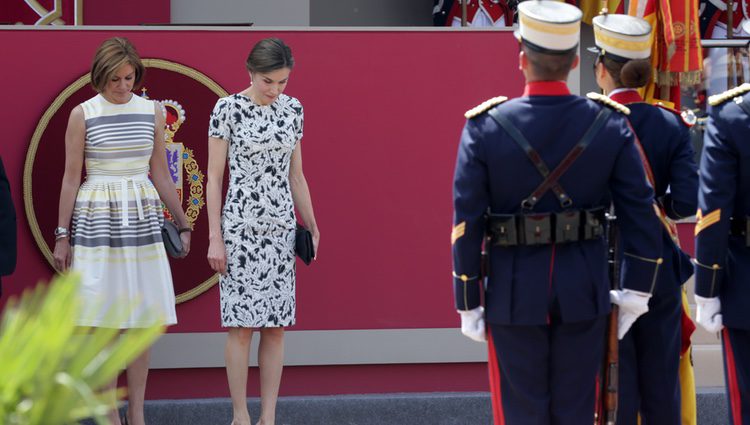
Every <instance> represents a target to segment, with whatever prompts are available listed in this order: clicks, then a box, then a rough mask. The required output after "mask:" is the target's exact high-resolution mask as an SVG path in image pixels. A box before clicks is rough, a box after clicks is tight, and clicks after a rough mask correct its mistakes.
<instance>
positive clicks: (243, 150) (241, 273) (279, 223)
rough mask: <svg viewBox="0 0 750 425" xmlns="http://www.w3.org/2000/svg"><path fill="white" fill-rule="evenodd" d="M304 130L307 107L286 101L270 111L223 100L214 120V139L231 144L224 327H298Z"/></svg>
mask: <svg viewBox="0 0 750 425" xmlns="http://www.w3.org/2000/svg"><path fill="white" fill-rule="evenodd" d="M302 124H303V112H302V105H301V104H300V103H299V101H298V100H297V99H295V98H293V97H290V96H287V95H284V94H281V95H280V96H279V97H277V98H276V100H274V102H272V103H271V104H269V105H259V104H256V103H254V102H253V101H252V100H251V99H250V98H249V97H247V96H244V95H240V94H235V95H231V96H228V97H224V98H221V99H219V101H218V102H217V103H216V106H215V107H214V110H213V113H212V114H211V120H210V123H209V130H208V135H209V137H214V138H218V139H223V140H224V141H226V142H227V143H228V163H229V184H228V187H227V195H226V199H225V201H224V208H223V211H222V222H221V225H222V235H223V239H224V244H225V246H226V255H227V273H226V276H221V278H220V280H219V288H220V294H221V295H220V297H221V323H222V326H224V327H244V328H260V327H280V326H291V325H293V324H294V322H295V309H296V299H295V252H294V235H295V226H296V217H295V214H294V202H293V201H292V194H291V189H290V186H289V166H290V162H291V157H292V152H293V151H294V149H295V147H296V146H297V143H298V142H299V141H300V139H301V138H302Z"/></svg>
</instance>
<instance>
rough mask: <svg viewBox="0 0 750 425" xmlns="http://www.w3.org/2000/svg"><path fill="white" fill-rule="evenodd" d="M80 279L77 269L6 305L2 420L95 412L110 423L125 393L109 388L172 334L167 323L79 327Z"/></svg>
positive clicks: (37, 422)
mask: <svg viewBox="0 0 750 425" xmlns="http://www.w3.org/2000/svg"><path fill="white" fill-rule="evenodd" d="M79 281H80V279H79V278H78V276H76V275H71V274H69V275H64V276H60V277H57V278H56V279H55V280H53V282H52V283H51V284H50V285H49V286H46V285H37V287H36V288H35V289H33V290H30V291H27V292H25V293H24V295H23V296H22V297H21V299H20V301H19V300H13V299H11V300H10V301H8V304H7V305H6V306H5V310H4V312H3V316H2V319H0V425H5V424H7V425H41V424H44V425H58V424H71V423H77V422H78V421H79V420H80V419H83V418H87V417H93V418H95V419H96V421H97V423H98V424H108V423H109V421H108V420H107V418H106V414H107V412H108V411H109V410H110V409H112V408H113V407H116V403H117V402H116V399H117V398H118V397H117V396H120V395H121V394H122V392H121V391H120V392H118V393H116V392H115V390H104V389H103V388H104V387H105V386H107V385H108V384H109V383H111V382H112V381H113V380H114V379H115V378H116V377H117V375H118V374H119V372H120V371H121V370H122V369H124V368H125V366H126V365H127V364H128V363H130V362H131V361H132V360H134V359H135V358H136V357H138V356H139V355H140V354H141V353H142V352H143V351H144V350H145V349H146V348H148V347H149V346H150V345H151V344H152V343H153V342H154V341H155V340H156V338H158V337H159V335H161V333H163V332H164V326H161V325H154V326H152V327H148V328H138V329H130V330H128V331H125V332H121V331H120V330H119V329H109V328H90V329H86V330H82V328H79V327H77V326H76V325H75V321H76V319H77V317H78V315H79V314H80V310H79V306H80V302H81V301H80V300H79V295H78V294H79V292H78V287H79ZM131 307H132V306H131ZM123 310H124V309H123ZM123 313H127V312H123V311H120V312H114V311H113V312H108V313H107V314H108V315H109V317H113V316H117V315H120V316H122V315H123Z"/></svg>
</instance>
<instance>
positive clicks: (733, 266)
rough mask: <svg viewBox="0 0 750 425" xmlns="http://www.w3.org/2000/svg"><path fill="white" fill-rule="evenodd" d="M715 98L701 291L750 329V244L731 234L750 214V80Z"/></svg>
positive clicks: (702, 222) (701, 194) (705, 161)
mask: <svg viewBox="0 0 750 425" xmlns="http://www.w3.org/2000/svg"><path fill="white" fill-rule="evenodd" d="M709 102H710V103H711V104H712V105H714V107H713V109H712V110H711V114H710V116H709V118H708V124H707V127H706V132H705V135H704V144H703V153H702V155H701V163H700V187H699V191H698V214H697V223H696V227H695V234H696V254H695V257H696V258H695V262H696V267H695V293H696V294H697V295H700V296H702V297H708V298H712V297H717V296H718V297H719V298H720V300H721V313H722V315H723V323H724V325H725V326H728V327H730V328H741V329H750V314H748V312H747V311H748V310H747V306H748V302H750V285H749V284H748V281H749V280H750V248H748V247H747V246H746V242H745V241H746V238H745V236H742V235H735V236H731V235H730V234H729V232H730V226H731V223H730V221H731V220H732V217H736V218H739V219H744V218H745V217H746V216H748V215H750V115H749V114H748V113H747V112H745V110H743V109H742V108H741V107H740V103H745V104H748V105H750V84H743V85H742V86H740V87H738V88H736V89H733V90H730V91H728V92H726V93H724V94H723V95H718V96H712V97H711V99H710V100H709ZM738 102H740V103H738ZM749 109H750V108H749Z"/></svg>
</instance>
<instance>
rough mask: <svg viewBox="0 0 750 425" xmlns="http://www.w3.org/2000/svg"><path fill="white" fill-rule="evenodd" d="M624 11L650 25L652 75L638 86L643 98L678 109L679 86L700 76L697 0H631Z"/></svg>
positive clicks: (688, 83) (690, 82) (701, 53)
mask: <svg viewBox="0 0 750 425" xmlns="http://www.w3.org/2000/svg"><path fill="white" fill-rule="evenodd" d="M628 14H629V15H632V16H637V17H639V18H643V19H645V20H646V21H648V23H649V24H651V28H652V32H651V38H652V40H653V44H652V47H651V64H652V65H653V69H654V78H653V81H652V82H651V84H649V86H647V87H646V88H645V89H644V90H642V95H643V97H644V99H646V100H647V101H654V100H655V99H661V100H666V101H670V102H672V103H674V104H675V106H676V107H677V108H678V109H679V106H680V91H679V86H680V85H683V86H693V85H695V84H698V83H700V82H701V78H702V75H701V71H702V67H703V52H702V50H701V47H700V24H699V16H698V0H633V1H631V3H630V7H629V9H628ZM675 88H677V89H676V90H675Z"/></svg>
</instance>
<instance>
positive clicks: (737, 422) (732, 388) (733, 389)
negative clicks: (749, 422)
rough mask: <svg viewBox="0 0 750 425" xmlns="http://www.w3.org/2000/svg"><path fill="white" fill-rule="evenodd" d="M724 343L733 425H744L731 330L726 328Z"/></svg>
mask: <svg viewBox="0 0 750 425" xmlns="http://www.w3.org/2000/svg"><path fill="white" fill-rule="evenodd" d="M722 337H723V338H722V342H724V356H725V360H726V362H727V380H728V381H729V382H728V383H727V387H728V388H729V405H730V408H731V409H732V419H733V421H732V422H734V424H733V425H742V406H741V405H740V388H739V385H738V384H737V365H736V364H735V362H734V351H732V343H731V341H730V340H729V330H728V329H727V328H724V331H723V332H722Z"/></svg>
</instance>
